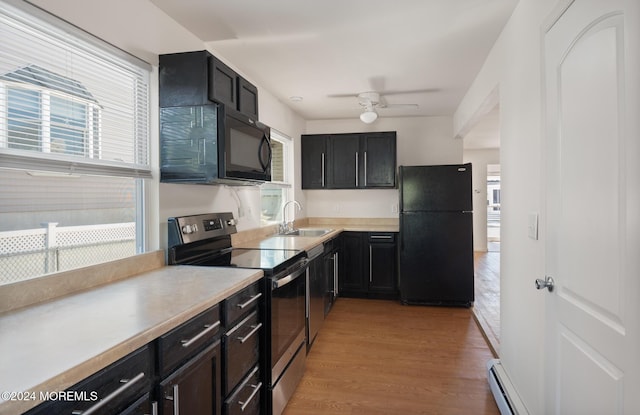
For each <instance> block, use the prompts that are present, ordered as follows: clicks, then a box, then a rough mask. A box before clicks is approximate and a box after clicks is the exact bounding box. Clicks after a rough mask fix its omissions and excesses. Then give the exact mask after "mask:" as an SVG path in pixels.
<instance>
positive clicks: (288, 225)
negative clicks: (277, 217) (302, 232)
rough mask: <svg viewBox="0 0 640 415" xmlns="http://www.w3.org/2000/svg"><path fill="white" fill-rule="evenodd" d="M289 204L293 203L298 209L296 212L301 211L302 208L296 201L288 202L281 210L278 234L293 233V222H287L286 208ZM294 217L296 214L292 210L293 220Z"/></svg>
mask: <svg viewBox="0 0 640 415" xmlns="http://www.w3.org/2000/svg"><path fill="white" fill-rule="evenodd" d="M290 203H293V204H294V205H296V206H297V207H298V212H300V211H301V210H302V206H300V203H299V202H298V201H297V200H290V201H288V202H287V203H285V204H284V207H283V208H282V223H281V224H280V227H279V228H280V229H279V232H280V233H289V232H293V231H295V229H294V228H293V220H292V221H290V222H287V206H289V204H290ZM295 217H296V212H295V209H294V211H293V218H294V220H295Z"/></svg>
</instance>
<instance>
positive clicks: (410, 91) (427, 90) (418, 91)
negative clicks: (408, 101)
mask: <svg viewBox="0 0 640 415" xmlns="http://www.w3.org/2000/svg"><path fill="white" fill-rule="evenodd" d="M432 92H440V88H425V89H408V90H393V91H380V95H403V94H428V93H432Z"/></svg>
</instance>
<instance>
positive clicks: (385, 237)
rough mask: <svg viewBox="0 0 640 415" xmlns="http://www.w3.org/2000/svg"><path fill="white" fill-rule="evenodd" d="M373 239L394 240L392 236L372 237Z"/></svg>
mask: <svg viewBox="0 0 640 415" xmlns="http://www.w3.org/2000/svg"><path fill="white" fill-rule="evenodd" d="M370 238H371V239H392V238H393V236H392V235H371V236H370Z"/></svg>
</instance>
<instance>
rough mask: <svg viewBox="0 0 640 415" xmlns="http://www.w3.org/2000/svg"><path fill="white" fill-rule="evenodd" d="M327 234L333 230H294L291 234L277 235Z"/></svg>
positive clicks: (314, 235)
mask: <svg viewBox="0 0 640 415" xmlns="http://www.w3.org/2000/svg"><path fill="white" fill-rule="evenodd" d="M329 232H333V229H296V230H294V231H291V232H287V233H284V234H279V236H312V237H316V236H322V235H326V234H328V233H329Z"/></svg>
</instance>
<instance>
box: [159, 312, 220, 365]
mask: <svg viewBox="0 0 640 415" xmlns="http://www.w3.org/2000/svg"><path fill="white" fill-rule="evenodd" d="M220 326H221V324H220V308H219V306H218V305H215V306H213V307H211V308H210V309H208V310H207V311H205V312H203V313H201V314H198V315H197V316H195V317H194V318H192V319H191V320H189V321H187V322H186V323H184V324H182V325H181V326H179V327H177V328H175V329H173V330H171V331H170V332H169V333H167V334H165V335H163V336H161V337H159V338H158V369H159V372H160V375H161V376H162V377H165V376H166V375H167V374H168V373H169V372H171V371H172V370H173V369H175V368H176V367H177V366H178V365H179V364H181V363H183V362H184V361H186V360H188V359H189V358H190V357H191V356H193V355H194V354H195V353H197V352H198V351H200V350H202V348H203V347H205V346H206V345H208V344H210V343H211V342H212V341H213V339H215V338H216V335H217V334H218V333H219V332H220V329H221V327H220Z"/></svg>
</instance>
